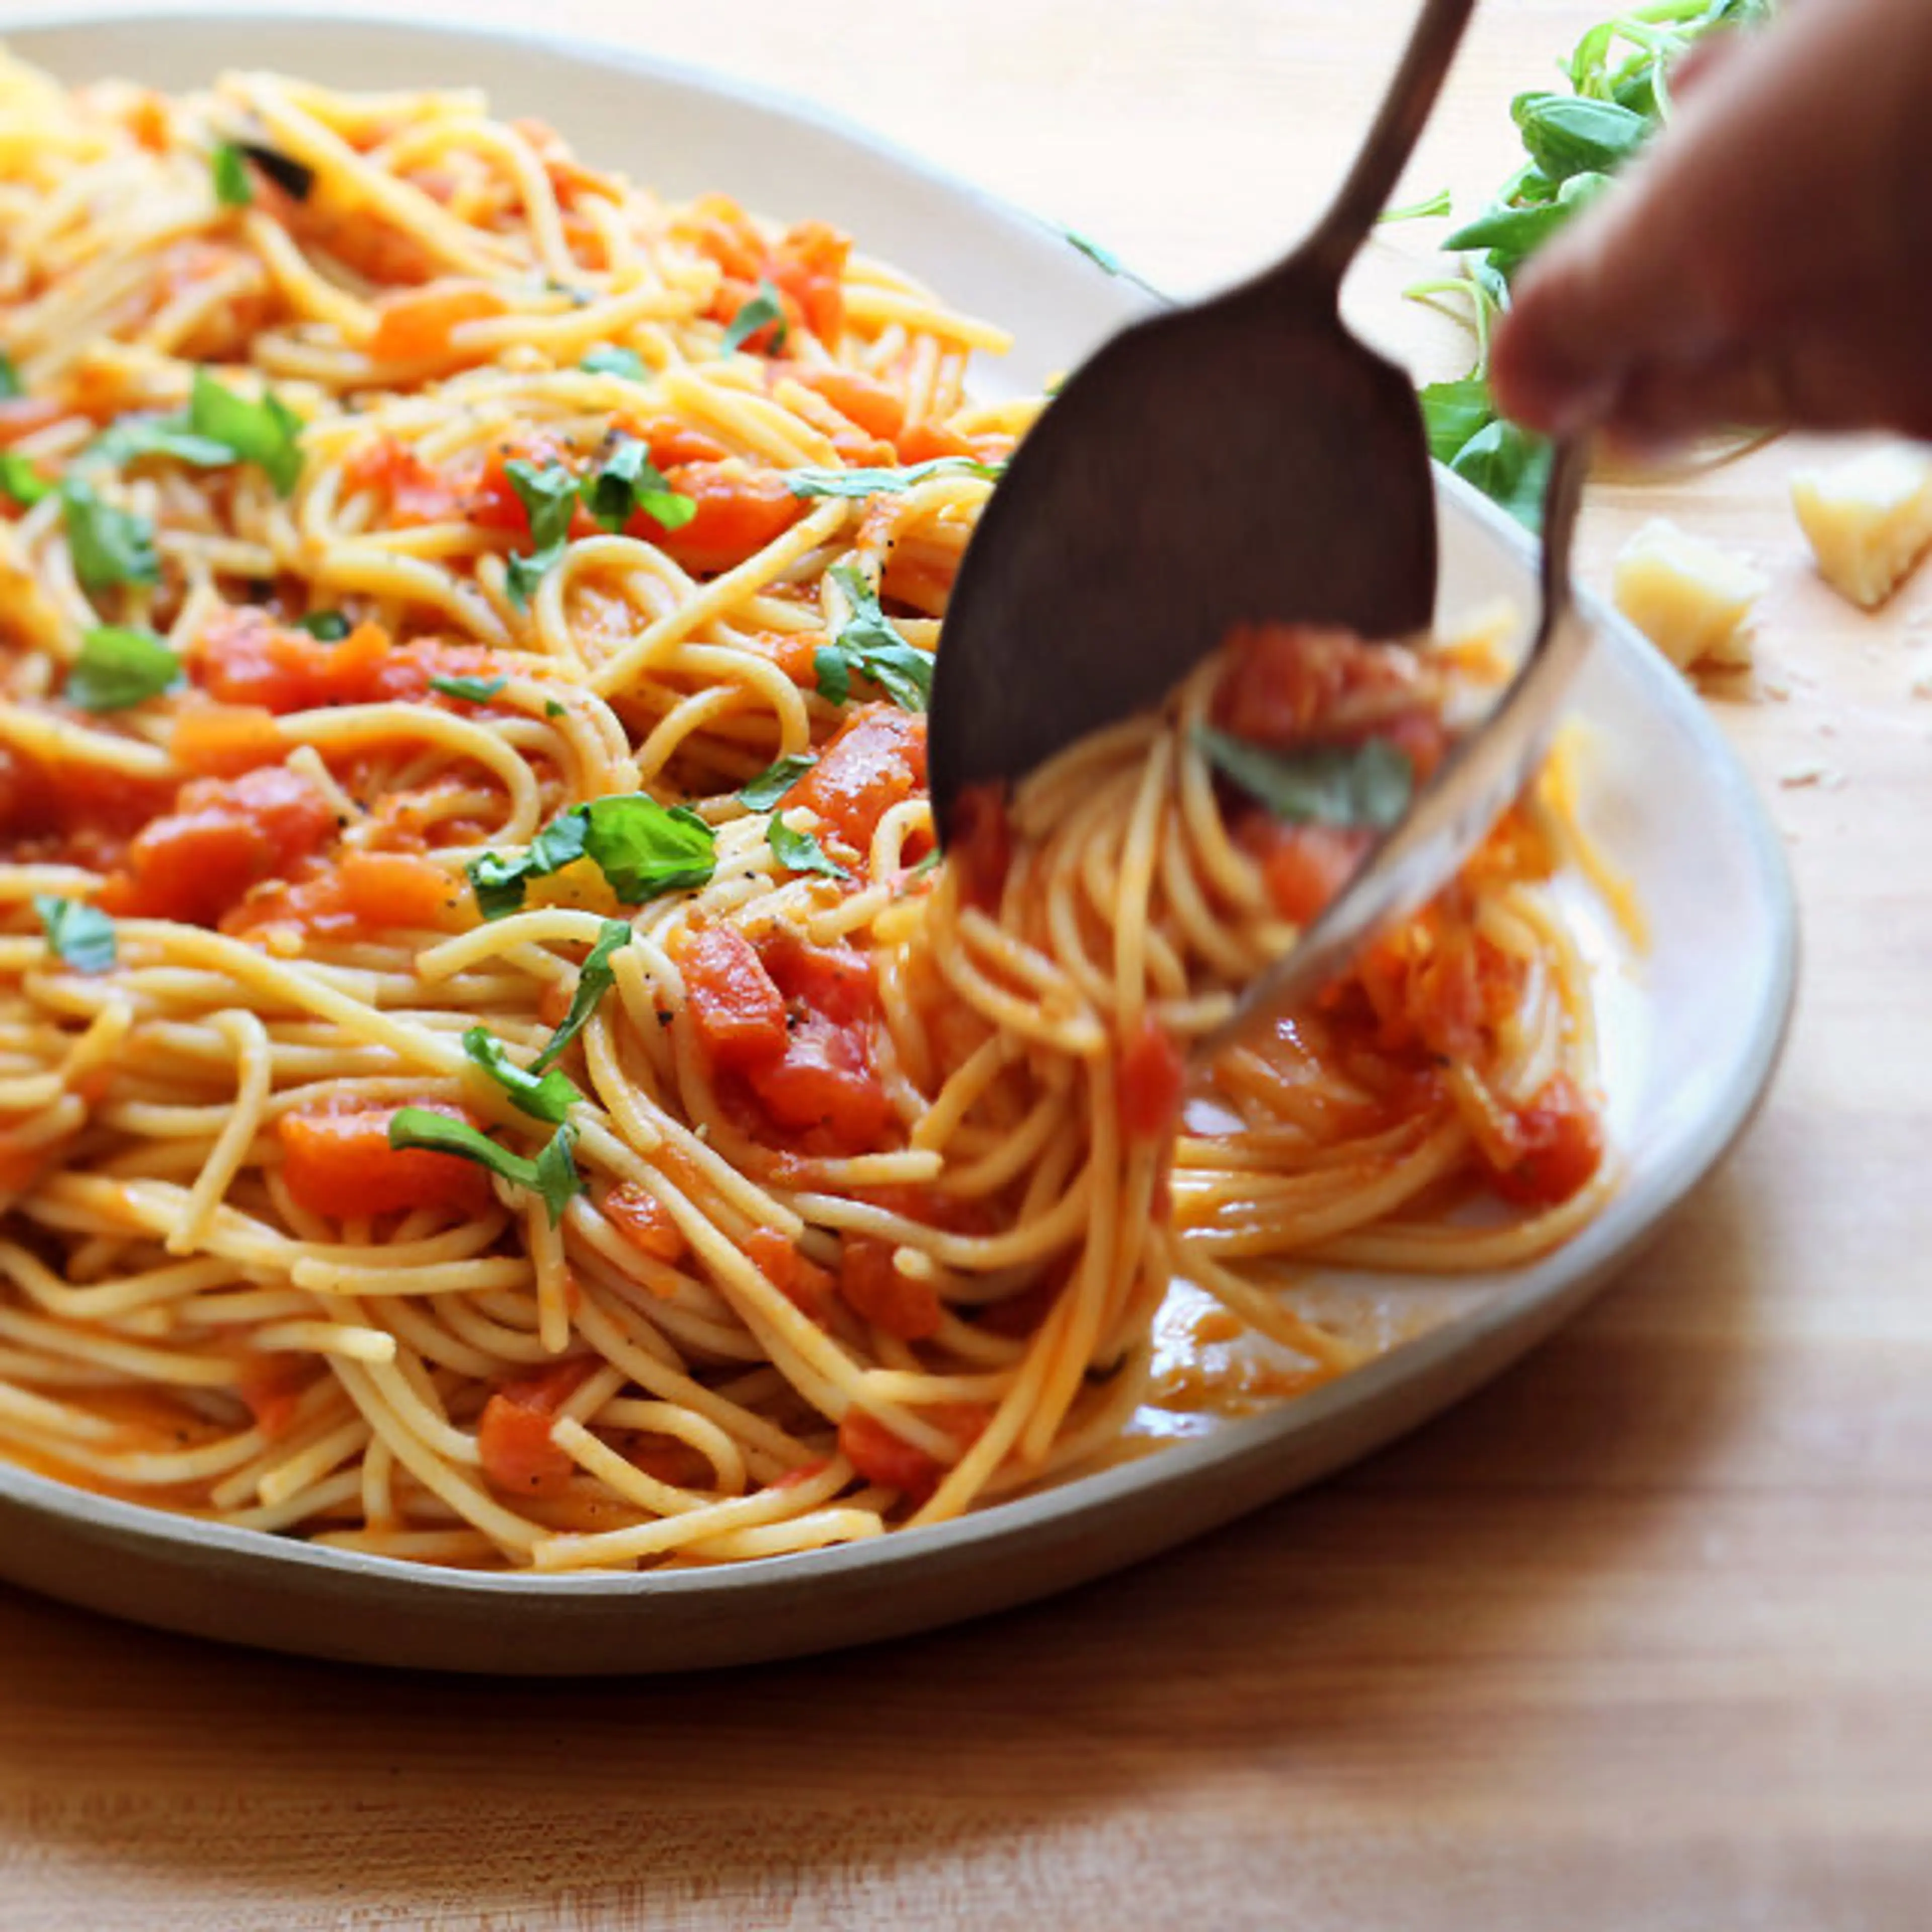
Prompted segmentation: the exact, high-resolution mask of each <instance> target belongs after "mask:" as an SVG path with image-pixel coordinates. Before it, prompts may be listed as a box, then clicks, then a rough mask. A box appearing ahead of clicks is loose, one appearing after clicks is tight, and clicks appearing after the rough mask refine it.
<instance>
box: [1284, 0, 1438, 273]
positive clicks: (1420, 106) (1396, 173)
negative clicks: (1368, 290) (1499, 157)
mask: <svg viewBox="0 0 1932 1932" xmlns="http://www.w3.org/2000/svg"><path fill="white" fill-rule="evenodd" d="M1475 10H1476V0H1424V4H1423V8H1422V11H1421V14H1420V15H1418V17H1417V20H1416V23H1415V28H1414V30H1413V31H1412V32H1411V34H1410V35H1409V45H1408V46H1407V47H1406V49H1404V50H1403V56H1402V64H1401V65H1400V66H1399V67H1398V68H1397V69H1396V71H1395V78H1394V80H1391V82H1390V83H1389V86H1388V92H1387V93H1385V95H1383V96H1382V107H1381V109H1380V110H1379V112H1378V113H1376V119H1375V124H1374V126H1373V127H1371V128H1370V130H1369V133H1368V138H1367V139H1366V140H1364V142H1363V143H1362V145H1361V150H1360V151H1358V154H1356V156H1355V166H1353V167H1352V168H1351V169H1349V178H1348V179H1347V180H1346V181H1343V184H1342V187H1341V191H1340V193H1338V194H1337V196H1336V197H1335V199H1334V201H1333V202H1331V204H1330V205H1329V208H1328V213H1327V214H1325V215H1324V216H1323V217H1322V219H1321V220H1320V222H1319V223H1318V224H1317V225H1316V229H1315V232H1314V233H1313V235H1311V236H1310V237H1309V239H1308V240H1307V242H1306V243H1304V245H1303V246H1302V247H1301V248H1299V249H1298V250H1297V251H1296V252H1295V256H1294V257H1293V258H1292V259H1293V260H1295V262H1296V263H1298V264H1300V265H1301V266H1304V267H1306V266H1308V265H1310V264H1311V263H1313V264H1319V266H1321V267H1322V268H1323V269H1325V270H1326V271H1327V272H1328V275H1329V278H1330V279H1331V281H1333V282H1334V284H1335V286H1336V287H1337V288H1338V289H1339V288H1340V286H1341V282H1342V277H1343V274H1344V272H1346V270H1347V269H1348V266H1349V263H1351V262H1352V261H1353V260H1355V251H1357V250H1358V248H1361V245H1362V242H1363V240H1364V237H1366V236H1367V234H1368V232H1369V230H1370V229H1371V228H1373V226H1375V223H1376V217H1377V216H1378V215H1379V214H1381V213H1382V210H1383V209H1384V208H1385V207H1386V206H1387V205H1388V198H1389V196H1390V195H1391V193H1394V190H1395V184H1396V183H1397V181H1399V180H1400V179H1401V178H1402V171H1403V169H1404V168H1405V167H1406V166H1408V165H1409V156H1410V155H1411V154H1413V153H1414V152H1415V144H1416V142H1417V140H1418V138H1419V137H1420V136H1421V133H1422V130H1423V127H1424V124H1425V123H1426V122H1427V120H1428V118H1429V114H1430V109H1431V108H1433V107H1434V106H1435V105H1436V95H1438V94H1439V93H1440V92H1442V81H1443V77H1444V76H1445V74H1448V71H1449V64H1450V62H1451V61H1452V60H1454V58H1455V55H1456V49H1457V46H1458V45H1459V44H1460V42H1461V40H1462V38H1463V28H1465V27H1466V26H1468V24H1469V16H1470V15H1471V14H1472V13H1474V12H1475Z"/></svg>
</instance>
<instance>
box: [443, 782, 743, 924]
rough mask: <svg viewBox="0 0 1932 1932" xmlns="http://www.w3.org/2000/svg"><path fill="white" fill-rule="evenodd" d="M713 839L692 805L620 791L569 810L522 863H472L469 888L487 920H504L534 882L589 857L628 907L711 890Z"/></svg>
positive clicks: (488, 858) (486, 858) (496, 857)
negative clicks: (697, 889) (686, 891)
mask: <svg viewBox="0 0 1932 1932" xmlns="http://www.w3.org/2000/svg"><path fill="white" fill-rule="evenodd" d="M716 845H717V840H716V838H715V835H714V834H713V833H712V829H711V828H710V826H708V825H707V824H706V823H705V822H704V820H703V819H701V818H700V817H698V815H697V813H696V812H694V811H692V810H691V808H690V807H689V806H688V805H660V804H658V802H657V800H656V799H654V798H651V797H648V796H646V795H645V794H644V793H642V792H624V793H619V794H618V795H617V796H615V797H612V798H599V799H592V800H591V801H590V802H589V803H588V804H586V805H573V806H571V808H570V810H569V811H566V812H565V814H563V815H562V817H560V818H556V819H553V820H551V822H550V823H549V824H548V825H547V826H544V829H543V830H542V831H541V832H538V834H537V835H536V837H535V838H534V839H533V840H532V841H531V843H530V846H529V850H527V851H526V852H525V853H523V856H522V857H521V858H518V859H506V858H504V857H502V856H501V855H500V854H499V853H495V852H486V853H484V854H483V856H481V858H480V859H472V860H471V861H470V862H469V883H470V885H471V886H472V889H474V890H475V894H476V904H477V907H478V910H480V911H481V913H482V915H483V916H484V918H485V919H501V918H502V917H503V916H504V915H505V913H513V912H514V911H515V910H517V907H519V906H520V905H521V904H523V894H524V891H525V889H526V887H527V886H528V885H529V882H530V880H532V879H541V878H547V877H549V875H550V874H551V873H553V872H559V871H562V869H563V868H564V867H565V866H566V865H571V864H574V862H576V861H577V859H589V860H590V861H591V862H592V864H594V865H595V866H596V867H597V868H598V871H601V873H602V874H604V883H606V884H607V885H608V886H610V889H611V891H612V892H614V893H616V895H617V897H618V898H619V900H620V901H622V903H623V904H625V905H643V904H645V903H646V901H649V900H651V899H654V898H661V896H662V895H664V893H666V892H679V891H682V890H684V889H687V888H689V887H693V886H703V885H708V884H709V883H710V880H711V875H712V873H713V872H714V871H716V869H717V858H716Z"/></svg>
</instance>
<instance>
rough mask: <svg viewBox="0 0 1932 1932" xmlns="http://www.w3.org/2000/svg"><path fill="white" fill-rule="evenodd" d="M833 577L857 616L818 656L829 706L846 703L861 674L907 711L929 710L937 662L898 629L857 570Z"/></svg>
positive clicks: (844, 567)
mask: <svg viewBox="0 0 1932 1932" xmlns="http://www.w3.org/2000/svg"><path fill="white" fill-rule="evenodd" d="M830 575H831V578H832V582H833V583H835V584H837V585H838V588H839V589H841V591H842V592H844V595H845V599H846V601H847V603H849V604H850V605H851V607H852V614H851V615H850V616H849V617H847V619H846V620H845V622H844V623H843V624H842V625H840V626H839V629H838V635H837V636H836V637H834V638H833V639H832V641H831V643H829V644H821V645H820V646H819V648H818V649H817V652H816V653H815V654H814V658H813V660H812V662H813V668H814V670H815V671H816V672H817V678H818V694H819V695H820V697H823V698H824V699H825V700H826V702H827V703H832V704H843V703H845V702H846V700H847V699H848V698H849V697H850V695H851V688H852V687H851V679H852V677H853V674H855V673H856V675H858V676H861V677H865V678H869V679H871V682H873V683H874V684H876V685H877V686H878V687H879V688H880V690H881V691H883V692H884V693H885V694H886V696H887V697H889V698H890V699H891V700H892V702H893V703H895V704H896V705H898V706H899V708H900V709H901V710H904V711H923V710H924V709H926V706H927V704H928V703H929V702H930V701H931V700H932V658H930V657H929V656H928V655H926V652H923V651H922V650H917V649H914V648H913V646H911V645H910V644H909V643H907V642H906V640H904V638H903V637H901V636H900V635H899V634H898V631H896V630H895V629H894V628H893V627H892V619H890V618H889V617H888V616H886V614H885V613H884V612H883V610H880V607H879V600H878V597H877V594H876V593H875V592H874V591H873V589H872V588H871V586H870V585H869V584H868V583H866V581H865V578H864V577H863V576H862V575H861V574H860V573H859V569H858V567H857V566H856V565H854V564H850V563H835V564H834V565H832V569H831V571H830Z"/></svg>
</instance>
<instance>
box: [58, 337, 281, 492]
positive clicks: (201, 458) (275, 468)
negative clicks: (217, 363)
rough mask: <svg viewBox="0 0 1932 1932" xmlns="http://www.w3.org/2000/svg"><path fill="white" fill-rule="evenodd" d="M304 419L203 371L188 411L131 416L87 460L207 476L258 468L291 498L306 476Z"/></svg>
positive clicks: (198, 372) (95, 444) (91, 450)
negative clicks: (161, 466) (187, 466)
mask: <svg viewBox="0 0 1932 1932" xmlns="http://www.w3.org/2000/svg"><path fill="white" fill-rule="evenodd" d="M301 436H302V418H301V417H299V416H297V415H296V413H295V411H294V410H292V409H290V407H289V406H288V405H287V404H286V403H285V402H284V401H282V400H281V398H280V397H279V396H276V395H270V394H269V393H267V392H264V393H263V395H262V396H261V398H260V399H259V400H257V401H251V400H250V399H249V398H248V397H246V396H240V395H236V393H235V392H233V390H232V389H223V387H222V386H221V384H220V383H218V382H217V381H216V380H215V379H214V377H212V376H211V375H210V374H208V371H206V370H205V369H199V368H198V369H196V371H195V372H194V389H193V395H191V397H190V399H189V403H188V407H187V410H185V411H181V412H178V413H175V414H174V415H172V416H130V417H128V418H127V419H126V420H125V421H124V422H118V423H116V424H115V425H114V427H113V428H112V429H110V431H107V434H105V435H104V436H101V437H97V438H96V439H95V440H94V441H93V442H92V443H90V444H89V446H88V447H87V449H86V452H85V454H86V457H87V458H88V459H89V460H91V461H95V462H101V463H113V464H114V465H115V466H117V467H119V466H124V465H126V464H127V463H138V462H139V461H141V460H142V459H143V458H148V457H156V456H160V457H168V458H172V460H174V461H175V462H177V463H193V465H195V466H196V467H197V468H199V469H221V468H223V467H224V466H226V465H227V464H229V463H254V464H255V465H256V466H257V467H258V468H260V469H262V470H263V471H264V472H266V474H267V476H268V478H269V481H270V482H272V484H274V485H275V493H276V494H277V495H278V496H287V494H288V493H289V492H290V490H293V488H294V487H296V482H297V481H298V479H299V478H300V477H301V475H302V449H301V444H300V440H299V439H300V437H301Z"/></svg>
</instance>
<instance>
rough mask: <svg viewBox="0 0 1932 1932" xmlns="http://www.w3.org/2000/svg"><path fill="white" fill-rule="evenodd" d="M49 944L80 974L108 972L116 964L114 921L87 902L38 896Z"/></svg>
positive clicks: (36, 905) (37, 905)
mask: <svg viewBox="0 0 1932 1932" xmlns="http://www.w3.org/2000/svg"><path fill="white" fill-rule="evenodd" d="M34 911H36V912H37V913H39V914H40V926H41V928H42V929H43V931H44V932H46V935H47V944H49V946H51V947H52V948H53V950H55V952H56V953H58V954H59V955H60V956H61V958H62V959H63V960H65V962H67V964H68V965H70V966H71V967H72V968H74V971H76V972H77V973H105V972H107V971H108V970H109V969H110V968H111V967H112V966H113V964H114V922H113V920H112V919H110V918H109V917H108V916H107V914H106V913H104V912H103V911H102V910H101V908H100V907H98V906H92V905H89V904H88V903H87V902H86V900H84V899H63V898H55V896H54V895H53V894H52V893H51V892H36V893H35V894H34Z"/></svg>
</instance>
